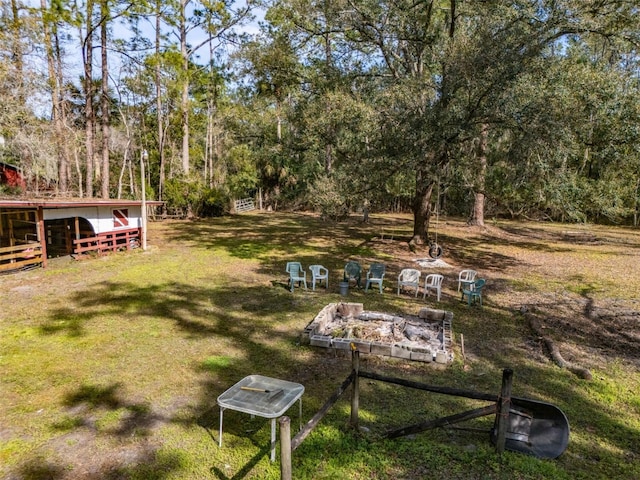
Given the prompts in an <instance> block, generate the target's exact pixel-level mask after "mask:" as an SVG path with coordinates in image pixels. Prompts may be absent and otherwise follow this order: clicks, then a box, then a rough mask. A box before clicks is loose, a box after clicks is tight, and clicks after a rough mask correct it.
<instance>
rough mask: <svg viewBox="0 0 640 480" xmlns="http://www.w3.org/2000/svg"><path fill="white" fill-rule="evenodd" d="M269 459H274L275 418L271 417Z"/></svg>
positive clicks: (273, 460)
mask: <svg viewBox="0 0 640 480" xmlns="http://www.w3.org/2000/svg"><path fill="white" fill-rule="evenodd" d="M271 461H272V462H275V461H276V419H275V418H272V419H271Z"/></svg>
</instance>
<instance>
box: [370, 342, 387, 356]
mask: <svg viewBox="0 0 640 480" xmlns="http://www.w3.org/2000/svg"><path fill="white" fill-rule="evenodd" d="M371 353H372V354H373V355H386V356H388V357H390V356H391V344H389V343H382V342H371Z"/></svg>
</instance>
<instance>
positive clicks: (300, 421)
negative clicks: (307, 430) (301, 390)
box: [298, 397, 302, 430]
mask: <svg viewBox="0 0 640 480" xmlns="http://www.w3.org/2000/svg"><path fill="white" fill-rule="evenodd" d="M298 403H299V404H300V414H299V415H298V424H299V425H298V426H299V430H302V397H300V400H298Z"/></svg>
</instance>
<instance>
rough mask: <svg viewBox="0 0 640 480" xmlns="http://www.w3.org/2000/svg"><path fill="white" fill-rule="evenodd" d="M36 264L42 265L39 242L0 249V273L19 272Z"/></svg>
mask: <svg viewBox="0 0 640 480" xmlns="http://www.w3.org/2000/svg"><path fill="white" fill-rule="evenodd" d="M38 263H42V245H41V244H40V243H39V242H28V243H24V244H20V245H14V246H12V247H2V248H0V272H7V271H9V270H20V269H23V268H25V267H29V266H31V265H35V264H38Z"/></svg>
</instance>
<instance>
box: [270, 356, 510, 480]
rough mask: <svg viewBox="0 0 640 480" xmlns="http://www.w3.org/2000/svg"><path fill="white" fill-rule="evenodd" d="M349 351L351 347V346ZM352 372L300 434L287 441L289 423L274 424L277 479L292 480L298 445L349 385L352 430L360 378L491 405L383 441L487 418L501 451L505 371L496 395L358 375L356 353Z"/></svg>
mask: <svg viewBox="0 0 640 480" xmlns="http://www.w3.org/2000/svg"><path fill="white" fill-rule="evenodd" d="M352 349H353V346H352ZM352 364H353V369H352V371H351V374H350V375H349V376H348V377H347V378H346V379H345V380H344V382H342V385H340V387H338V389H337V390H336V391H335V392H334V393H333V395H331V397H330V398H329V400H327V402H326V403H325V404H324V405H323V406H322V408H320V410H318V412H317V413H316V414H315V415H314V416H313V418H312V419H311V420H309V421H308V422H307V423H306V425H305V426H304V427H303V428H302V429H301V430H300V432H299V433H298V434H297V435H296V436H294V437H293V438H291V420H290V419H289V417H287V416H283V417H280V419H279V420H278V422H279V425H280V478H281V479H283V480H291V479H292V469H291V454H292V452H293V451H294V450H295V449H296V448H298V447H299V446H300V444H302V442H303V441H304V439H305V438H307V436H308V435H309V434H310V433H311V432H312V431H313V430H314V429H315V428H316V426H317V425H318V423H319V422H320V420H321V419H322V418H323V417H324V416H325V415H326V414H327V412H328V411H329V409H330V408H331V407H332V406H333V405H334V404H335V403H336V402H337V401H338V399H339V398H340V397H341V396H342V394H343V393H344V392H345V391H346V390H347V388H348V387H349V385H352V388H351V418H350V423H351V426H352V427H356V428H357V426H358V410H359V405H360V388H359V385H360V377H364V378H369V379H372V380H378V381H382V382H388V383H394V384H396V385H403V386H406V387H411V388H416V389H420V390H425V391H430V392H434V393H441V394H445V395H453V396H461V397H466V398H471V399H476V400H484V401H489V402H491V404H490V405H488V406H485V407H482V408H476V409H473V410H469V411H467V412H463V413H459V414H456V415H451V416H448V417H443V418H439V419H436V420H430V421H426V422H421V423H418V424H415V425H409V426H406V427H403V428H400V429H395V430H391V431H388V432H387V434H386V435H385V437H386V438H397V437H400V436H404V435H409V434H412V433H418V432H423V431H425V430H429V429H432V428H438V427H443V426H449V425H451V424H454V423H457V422H461V421H465V420H470V419H472V418H478V417H482V416H487V415H495V416H496V433H497V438H496V451H497V452H498V453H499V454H500V453H502V452H503V451H504V449H505V434H506V429H507V424H508V417H509V414H508V412H509V409H510V406H511V383H512V378H513V371H512V370H510V369H505V370H504V371H503V376H502V389H501V391H500V394H499V395H494V394H487V393H482V392H475V391H472V390H463V389H457V388H449V387H441V386H433V385H427V384H423V383H419V382H413V381H408V380H403V379H399V378H393V377H387V376H383V375H379V374H376V373H373V372H364V371H360V352H358V351H357V350H352Z"/></svg>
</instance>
